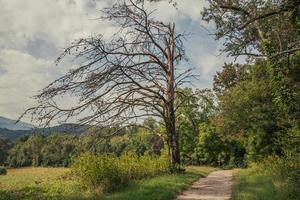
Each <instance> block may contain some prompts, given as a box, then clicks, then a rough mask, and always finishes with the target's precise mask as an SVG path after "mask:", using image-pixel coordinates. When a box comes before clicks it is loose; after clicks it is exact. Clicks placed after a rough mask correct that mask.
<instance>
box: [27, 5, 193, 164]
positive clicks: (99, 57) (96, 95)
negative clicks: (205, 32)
mask: <svg viewBox="0 0 300 200" xmlns="http://www.w3.org/2000/svg"><path fill="white" fill-rule="evenodd" d="M103 13H104V15H103V17H102V18H101V19H102V20H109V21H112V22H114V23H115V24H116V25H117V26H118V27H119V31H118V32H117V33H116V34H115V35H114V36H113V37H112V38H111V40H110V41H107V40H105V39H104V37H103V36H102V35H97V36H91V37H89V38H81V39H79V40H76V41H75V42H73V43H72V45H71V46H70V47H68V48H66V49H65V51H64V52H63V53H62V55H61V56H60V57H59V58H58V59H57V62H60V61H61V60H62V59H63V58H64V57H66V56H67V55H71V56H74V58H75V61H76V62H75V63H77V64H78V63H79V62H80V63H81V64H80V65H78V67H77V68H76V69H74V70H71V71H70V72H69V73H68V74H66V75H65V76H63V77H61V78H59V79H57V80H56V81H54V82H53V83H51V84H50V85H49V86H47V87H46V88H44V89H43V90H42V91H41V93H40V94H38V95H37V96H36V99H37V100H38V105H37V106H35V107H33V108H30V109H28V110H27V111H26V112H25V113H30V114H32V120H35V121H38V122H40V124H41V125H49V123H50V122H51V121H53V120H57V119H60V120H63V121H66V120H68V119H70V118H72V117H75V116H77V117H78V118H79V122H80V123H83V124H93V125H98V126H101V127H110V128H111V127H121V128H124V127H126V126H130V125H132V124H133V123H135V122H137V120H138V119H143V118H146V117H149V116H153V117H156V118H160V119H162V121H163V122H164V124H165V127H166V133H167V143H168V145H169V152H170V163H171V167H172V168H173V169H175V168H176V166H178V164H180V156H179V142H178V141H179V135H178V133H177V132H176V128H175V112H176V108H175V107H174V98H175V93H176V88H177V87H178V86H180V85H181V84H183V83H185V81H186V79H187V78H190V77H191V76H192V73H191V69H181V70H180V69H178V68H176V67H175V66H176V65H178V64H179V62H180V61H181V60H182V59H186V57H185V51H184V47H183V41H182V40H183V38H184V37H185V34H178V33H176V31H175V24H174V23H169V24H165V23H163V22H160V21H156V20H155V19H154V18H153V17H152V13H153V12H148V11H147V10H146V9H145V7H144V1H141V0H139V1H133V0H129V1H127V0H125V1H117V3H115V4H114V5H113V6H112V7H110V8H106V9H104V10H103ZM66 95H72V96H73V97H79V98H76V100H78V103H77V104H76V106H72V107H69V108H65V107H64V108H62V107H61V106H59V105H58V100H57V97H62V96H66ZM83 115H84V116H83ZM103 136H108V135H103Z"/></svg>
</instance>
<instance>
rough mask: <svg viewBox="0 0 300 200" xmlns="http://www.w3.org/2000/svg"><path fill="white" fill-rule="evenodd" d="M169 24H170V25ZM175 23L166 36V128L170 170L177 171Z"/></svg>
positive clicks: (178, 158) (178, 163)
mask: <svg viewBox="0 0 300 200" xmlns="http://www.w3.org/2000/svg"><path fill="white" fill-rule="evenodd" d="M170 26H171V25H170ZM174 31H175V25H174V24H173V25H172V31H171V33H172V34H171V35H170V37H169V38H166V46H167V55H168V73H167V87H166V88H167V90H166V100H167V103H166V116H165V117H166V129H167V136H168V144H169V153H170V155H169V159H170V165H171V170H172V171H177V170H178V168H179V165H180V151H179V135H178V133H177V132H176V126H175V109H174V99H175V87H174V85H175V75H174V38H173V33H174Z"/></svg>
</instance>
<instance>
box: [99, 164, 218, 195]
mask: <svg viewBox="0 0 300 200" xmlns="http://www.w3.org/2000/svg"><path fill="white" fill-rule="evenodd" d="M212 171H213V168H210V167H188V168H187V172H186V173H183V174H175V175H165V176H160V177H155V178H152V179H148V180H140V181H134V182H132V183H131V184H129V186H127V187H125V188H123V189H121V190H119V191H118V192H115V193H113V194H110V195H107V196H105V197H104V198H103V199H104V200H132V199H137V200H172V199H174V197H175V196H176V194H178V193H179V192H180V191H183V190H184V189H186V188H187V187H188V186H189V185H190V184H191V183H192V182H194V181H196V180H197V179H198V178H200V177H205V176H207V175H208V174H209V173H210V172H212Z"/></svg>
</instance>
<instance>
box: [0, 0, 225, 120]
mask: <svg viewBox="0 0 300 200" xmlns="http://www.w3.org/2000/svg"><path fill="white" fill-rule="evenodd" d="M177 2H178V10H176V8H174V7H172V6H171V5H170V4H169V3H168V0H165V1H162V2H160V3H156V4H155V3H148V4H147V5H146V6H147V8H148V9H149V10H153V9H156V10H157V11H156V13H155V15H156V16H157V17H158V18H159V19H160V20H162V21H175V22H177V24H178V25H177V28H178V30H179V31H180V32H183V31H188V32H192V33H193V34H194V35H193V36H192V38H191V40H190V41H188V42H187V45H186V47H187V52H188V54H189V55H188V56H189V57H190V60H191V62H190V63H191V65H193V66H194V67H198V69H199V71H200V74H201V73H202V74H203V75H204V76H205V78H204V79H203V81H202V82H201V83H200V84H199V85H198V86H199V87H203V86H206V85H207V84H208V83H210V82H211V79H212V77H211V76H212V73H213V72H214V70H215V69H216V68H217V66H218V65H219V64H220V63H222V62H223V61H222V59H223V58H220V57H219V58H218V57H214V56H212V55H211V54H208V53H207V52H216V49H217V47H218V43H216V42H215V41H214V40H213V39H212V38H210V37H208V36H207V32H205V31H204V30H203V29H202V28H201V25H202V22H201V16H200V11H201V9H202V7H203V6H204V5H205V3H204V0H197V1H196V0H182V1H179V0H177ZM109 4H111V0H0V5H1V6H0V116H6V117H10V118H16V117H18V116H19V114H20V113H22V112H23V111H24V109H25V108H27V107H28V106H30V105H33V100H32V99H30V97H31V96H33V95H35V94H37V91H38V90H40V89H42V88H43V87H44V86H46V85H47V84H48V83H49V82H51V81H53V80H54V79H56V78H58V77H59V76H61V75H62V74H64V73H65V72H66V71H67V69H68V68H70V67H67V64H68V62H67V63H66V64H65V66H60V67H55V66H54V62H53V61H54V59H55V58H56V57H57V56H58V55H59V52H61V50H62V49H63V48H64V47H67V46H68V45H69V43H70V41H72V40H74V39H76V38H79V37H85V36H89V35H91V34H97V33H102V34H105V35H111V34H112V33H114V32H115V28H114V27H113V26H111V24H110V23H107V22H102V21H99V20H95V19H96V18H98V17H99V16H100V15H101V13H100V12H99V10H101V9H102V8H104V7H106V6H107V5H109ZM206 27H208V26H206ZM221 61H222V62H221Z"/></svg>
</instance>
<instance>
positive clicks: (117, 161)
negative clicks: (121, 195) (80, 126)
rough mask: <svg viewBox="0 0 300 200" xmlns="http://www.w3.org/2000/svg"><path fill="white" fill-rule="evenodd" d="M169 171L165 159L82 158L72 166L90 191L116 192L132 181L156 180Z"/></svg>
mask: <svg viewBox="0 0 300 200" xmlns="http://www.w3.org/2000/svg"><path fill="white" fill-rule="evenodd" d="M168 170H169V166H168V162H167V159H166V158H165V157H163V156H162V157H151V156H137V155H135V154H125V155H122V156H121V157H116V156H115V155H91V154H82V155H81V156H79V157H78V158H77V159H76V160H75V161H74V164H73V166H72V173H73V174H74V175H75V177H77V178H78V179H79V180H80V182H81V183H82V184H83V185H84V186H86V187H88V188H93V189H96V188H100V189H101V190H104V191H110V190H113V189H115V188H117V187H119V186H120V185H125V184H126V183H128V181H130V180H136V179H142V178H148V177H153V176H155V175H158V174H162V173H166V172H168Z"/></svg>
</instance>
